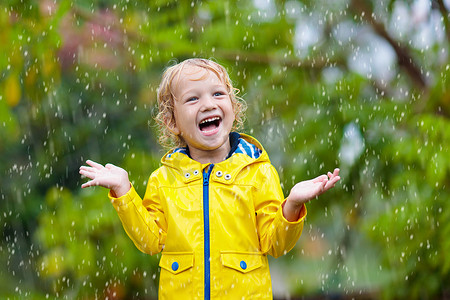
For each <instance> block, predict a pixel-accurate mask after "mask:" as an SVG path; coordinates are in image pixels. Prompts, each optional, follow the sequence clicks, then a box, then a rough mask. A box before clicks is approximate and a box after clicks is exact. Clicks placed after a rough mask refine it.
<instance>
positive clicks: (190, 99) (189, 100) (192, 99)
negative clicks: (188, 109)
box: [186, 97, 198, 102]
mask: <svg viewBox="0 0 450 300" xmlns="http://www.w3.org/2000/svg"><path fill="white" fill-rule="evenodd" d="M196 100H198V98H197V97H190V98H188V99H187V100H186V102H192V101H196Z"/></svg>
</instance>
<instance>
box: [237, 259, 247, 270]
mask: <svg viewBox="0 0 450 300" xmlns="http://www.w3.org/2000/svg"><path fill="white" fill-rule="evenodd" d="M239 266H240V267H241V268H242V270H245V269H247V264H246V263H245V261H243V260H241V262H240V264H239Z"/></svg>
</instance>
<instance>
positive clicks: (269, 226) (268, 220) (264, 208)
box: [254, 164, 306, 257]
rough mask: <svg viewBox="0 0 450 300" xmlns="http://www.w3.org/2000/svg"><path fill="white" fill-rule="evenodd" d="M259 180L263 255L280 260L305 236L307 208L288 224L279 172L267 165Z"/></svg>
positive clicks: (257, 204) (258, 215)
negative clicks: (280, 257)
mask: <svg viewBox="0 0 450 300" xmlns="http://www.w3.org/2000/svg"><path fill="white" fill-rule="evenodd" d="M260 176H261V180H260V181H259V182H260V184H259V185H258V187H257V189H256V192H255V193H256V194H255V198H254V199H255V200H254V203H255V210H256V225H257V229H258V235H259V240H260V245H261V251H262V252H263V253H269V254H270V255H272V256H273V257H279V256H281V255H283V254H286V253H287V252H289V251H290V250H291V249H292V248H293V247H294V246H295V243H296V242H297V240H298V238H299V237H300V235H301V234H302V230H303V222H304V219H305V216H306V207H305V206H304V205H303V208H302V209H301V212H300V216H299V219H298V220H297V221H294V222H289V221H288V220H286V218H285V217H284V216H283V205H284V196H283V191H282V190H281V186H280V180H279V177H278V173H277V171H276V170H275V168H274V167H273V166H272V165H271V164H264V165H262V166H261V173H260Z"/></svg>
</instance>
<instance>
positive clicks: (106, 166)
mask: <svg viewBox="0 0 450 300" xmlns="http://www.w3.org/2000/svg"><path fill="white" fill-rule="evenodd" d="M105 168H107V169H112V168H116V166H115V165H113V164H106V165H105Z"/></svg>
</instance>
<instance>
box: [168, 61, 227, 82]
mask: <svg viewBox="0 0 450 300" xmlns="http://www.w3.org/2000/svg"><path fill="white" fill-rule="evenodd" d="M221 75H222V74H220V73H219V71H217V70H214V69H213V68H205V67H200V66H196V65H189V64H186V65H184V66H183V67H182V68H181V70H180V73H179V76H178V80H177V81H178V82H181V81H183V80H188V81H202V80H206V79H209V80H213V81H217V80H219V81H221V82H222V81H223V79H222V76H221Z"/></svg>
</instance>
